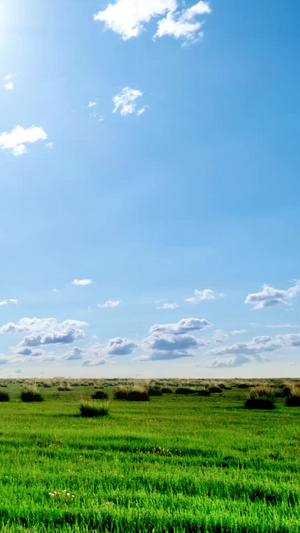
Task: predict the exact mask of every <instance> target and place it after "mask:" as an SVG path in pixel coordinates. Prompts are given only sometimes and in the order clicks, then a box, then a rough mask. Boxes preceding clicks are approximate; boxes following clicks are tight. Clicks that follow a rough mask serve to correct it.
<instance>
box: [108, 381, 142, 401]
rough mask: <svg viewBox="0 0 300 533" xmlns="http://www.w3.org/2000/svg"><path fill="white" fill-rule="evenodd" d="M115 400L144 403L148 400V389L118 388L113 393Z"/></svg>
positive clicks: (136, 387) (137, 387)
mask: <svg viewBox="0 0 300 533" xmlns="http://www.w3.org/2000/svg"><path fill="white" fill-rule="evenodd" d="M114 398H115V400H129V401H131V402H145V401H148V400H149V389H148V387H143V386H140V387H139V386H135V387H130V386H129V387H126V386H122V385H121V386H119V387H117V388H116V389H115V391H114Z"/></svg>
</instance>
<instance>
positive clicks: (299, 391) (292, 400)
mask: <svg viewBox="0 0 300 533" xmlns="http://www.w3.org/2000/svg"><path fill="white" fill-rule="evenodd" d="M286 405H287V407H299V406H300V385H297V384H292V385H291V387H290V389H289V395H288V396H287V398H286Z"/></svg>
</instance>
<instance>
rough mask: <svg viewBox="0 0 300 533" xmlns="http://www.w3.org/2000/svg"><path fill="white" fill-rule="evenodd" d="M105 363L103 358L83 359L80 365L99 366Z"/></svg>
mask: <svg viewBox="0 0 300 533" xmlns="http://www.w3.org/2000/svg"><path fill="white" fill-rule="evenodd" d="M105 364H106V361H105V360H104V359H98V360H97V359H96V360H95V359H85V360H84V361H83V363H82V365H81V366H101V365H105Z"/></svg>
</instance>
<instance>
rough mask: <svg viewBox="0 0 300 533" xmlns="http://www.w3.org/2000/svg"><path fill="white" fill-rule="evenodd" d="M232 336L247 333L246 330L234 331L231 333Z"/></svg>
mask: <svg viewBox="0 0 300 533" xmlns="http://www.w3.org/2000/svg"><path fill="white" fill-rule="evenodd" d="M230 333H231V335H242V334H243V333H247V330H246V329H233V330H232V331H231V332H230Z"/></svg>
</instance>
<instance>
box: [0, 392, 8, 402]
mask: <svg viewBox="0 0 300 533" xmlns="http://www.w3.org/2000/svg"><path fill="white" fill-rule="evenodd" d="M8 401H9V394H8V393H7V392H4V391H0V402H8Z"/></svg>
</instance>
